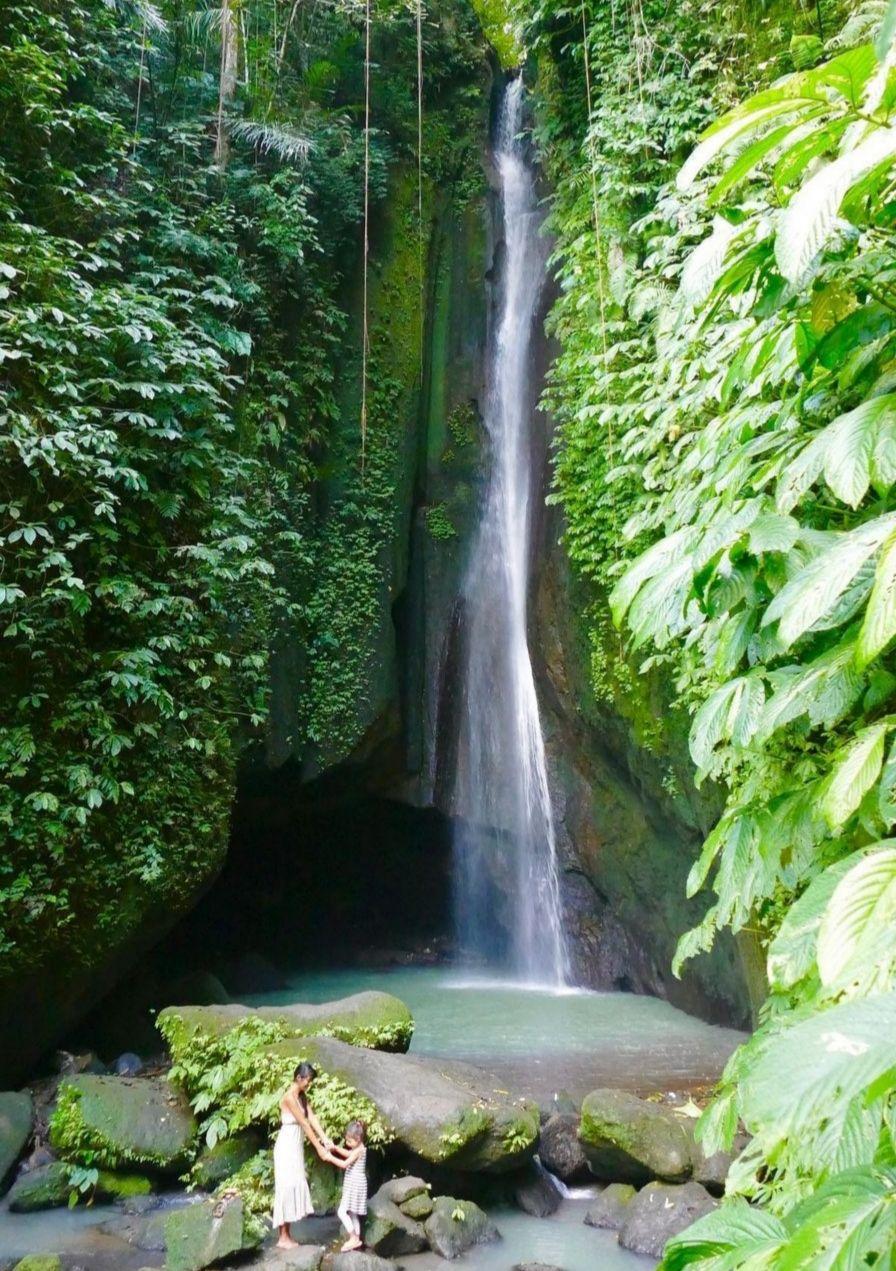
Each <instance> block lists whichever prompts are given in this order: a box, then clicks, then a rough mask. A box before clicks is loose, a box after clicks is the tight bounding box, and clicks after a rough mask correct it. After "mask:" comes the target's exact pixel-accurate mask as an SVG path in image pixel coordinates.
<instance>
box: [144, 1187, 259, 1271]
mask: <svg viewBox="0 0 896 1271" xmlns="http://www.w3.org/2000/svg"><path fill="white" fill-rule="evenodd" d="M259 1244H260V1237H259V1235H258V1233H257V1231H256V1230H255V1229H254V1228H253V1226H252V1224H251V1223H249V1222H248V1221H247V1216H246V1213H245V1210H244V1208H243V1202H242V1200H241V1199H240V1197H239V1196H233V1197H231V1198H230V1199H227V1200H219V1201H214V1200H209V1201H204V1202H202V1203H200V1204H198V1205H185V1206H184V1207H183V1208H182V1209H177V1210H175V1211H174V1213H172V1214H171V1215H170V1217H169V1218H168V1220H167V1222H166V1223H165V1268H166V1271H202V1268H203V1267H210V1266H213V1265H214V1264H215V1263H217V1262H220V1261H221V1260H222V1259H224V1258H229V1257H232V1256H234V1255H235V1254H240V1253H245V1252H247V1251H249V1250H251V1249H255V1248H257V1246H258V1245H259Z"/></svg>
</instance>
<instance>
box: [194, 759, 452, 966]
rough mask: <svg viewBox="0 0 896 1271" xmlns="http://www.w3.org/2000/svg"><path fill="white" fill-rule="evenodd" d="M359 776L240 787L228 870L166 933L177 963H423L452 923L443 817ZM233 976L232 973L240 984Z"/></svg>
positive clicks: (290, 773)
mask: <svg viewBox="0 0 896 1271" xmlns="http://www.w3.org/2000/svg"><path fill="white" fill-rule="evenodd" d="M363 776H364V774H363V771H362V770H357V771H356V770H354V769H340V770H336V771H333V772H331V773H328V774H325V775H324V776H323V777H320V778H318V779H317V780H315V781H311V782H307V781H303V780H302V778H301V774H300V772H299V769H298V767H297V766H294V765H290V764H287V765H284V766H283V767H282V768H279V769H277V770H263V771H259V769H258V768H255V769H253V770H252V771H251V773H250V774H248V775H245V776H244V777H243V780H242V781H241V782H240V785H239V788H238V792H237V798H236V802H235V805H234V809H233V814H232V821H231V841H230V848H229V851H228V854H227V859H226V862H225V864H224V867H223V869H222V871H221V873H220V875H219V876H218V878H217V879H216V880H215V882H214V883H213V885H212V887H211V888H210V889H209V891H208V893H207V894H206V896H205V897H204V898H203V899H202V900H201V901H200V902H199V904H198V905H197V907H196V908H195V909H194V911H193V912H192V913H191V914H190V915H189V916H188V918H187V919H186V920H185V921H184V922H183V923H182V924H181V925H180V927H179V928H178V930H177V931H176V932H175V933H173V941H174V945H175V947H176V949H177V951H178V952H180V953H181V954H182V955H183V956H182V961H183V963H184V964H187V963H188V962H191V961H193V960H194V958H195V957H196V955H197V953H199V952H200V951H201V955H202V956H204V957H205V961H206V962H207V963H210V964H211V969H213V970H214V969H215V968H218V967H227V966H232V965H233V963H234V962H238V961H239V960H240V959H244V958H245V957H246V956H248V955H257V954H260V955H261V956H262V957H264V958H265V959H267V960H269V961H270V962H271V963H273V964H274V965H275V966H277V967H284V968H285V967H293V966H297V965H302V966H307V965H314V964H315V963H317V962H318V961H320V962H334V961H340V960H341V961H344V962H354V961H358V960H362V959H364V960H372V961H377V962H379V963H383V962H390V961H395V960H408V961H411V960H415V961H419V960H430V959H435V958H437V957H440V956H441V955H442V953H443V952H444V949H445V947H446V944H447V941H448V939H449V933H450V927H451V822H450V820H449V819H448V818H447V817H445V816H444V815H443V814H442V813H440V812H438V811H436V810H435V809H433V808H418V807H414V806H411V805H408V804H407V803H404V802H399V801H397V800H395V799H390V798H386V797H383V796H381V795H377V794H370V793H369V792H368V791H367V789H366V788H365V783H364V780H363ZM237 978H238V977H237Z"/></svg>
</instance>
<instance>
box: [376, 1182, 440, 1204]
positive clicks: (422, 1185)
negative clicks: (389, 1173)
mask: <svg viewBox="0 0 896 1271" xmlns="http://www.w3.org/2000/svg"><path fill="white" fill-rule="evenodd" d="M379 1194H380V1195H381V1196H386V1197H388V1199H389V1200H391V1201H392V1202H393V1204H395V1205H398V1207H399V1209H404V1207H405V1205H406V1204H407V1203H408V1202H409V1201H411V1200H414V1199H416V1197H418V1196H427V1197H428V1196H429V1183H426V1182H424V1181H423V1179H422V1178H415V1177H414V1175H413V1174H405V1175H402V1177H401V1178H390V1179H388V1180H387V1181H386V1182H385V1183H383V1185H382V1187H381V1188H380V1190H379Z"/></svg>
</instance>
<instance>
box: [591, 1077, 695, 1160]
mask: <svg viewBox="0 0 896 1271" xmlns="http://www.w3.org/2000/svg"><path fill="white" fill-rule="evenodd" d="M579 1138H580V1140H581V1142H582V1146H583V1148H584V1151H585V1156H586V1157H587V1159H588V1165H589V1168H590V1170H591V1172H592V1174H594V1176H595V1177H596V1178H600V1179H605V1180H606V1181H608V1182H620V1181H621V1182H629V1183H646V1182H648V1181H649V1180H650V1179H653V1178H661V1179H665V1180H667V1181H669V1182H683V1181H684V1180H685V1179H687V1178H689V1177H690V1176H691V1172H692V1169H693V1161H692V1151H693V1137H692V1136H690V1135H689V1134H688V1132H687V1130H686V1129H685V1127H684V1126H683V1125H682V1123H681V1119H680V1118H678V1117H676V1115H675V1113H674V1112H672V1111H671V1110H669V1109H668V1108H664V1107H660V1106H659V1105H657V1104H654V1103H648V1102H647V1101H646V1100H644V1099H639V1098H637V1097H636V1096H635V1095H632V1094H629V1093H628V1092H627V1091H624V1090H595V1091H594V1092H593V1093H592V1094H590V1095H589V1096H588V1098H587V1099H586V1100H585V1102H584V1103H583V1104H582V1123H581V1125H580V1127H579Z"/></svg>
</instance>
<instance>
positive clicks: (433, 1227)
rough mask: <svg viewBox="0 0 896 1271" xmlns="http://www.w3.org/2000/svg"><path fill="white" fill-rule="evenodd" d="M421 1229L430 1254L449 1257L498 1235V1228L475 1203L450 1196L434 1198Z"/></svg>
mask: <svg viewBox="0 0 896 1271" xmlns="http://www.w3.org/2000/svg"><path fill="white" fill-rule="evenodd" d="M424 1230H425V1231H426V1238H427V1239H428V1241H429V1247H430V1248H431V1249H432V1251H433V1253H437V1254H439V1256H440V1257H442V1258H448V1259H451V1260H453V1259H454V1258H460V1257H461V1256H462V1255H463V1254H465V1253H466V1252H467V1250H468V1249H472V1248H474V1247H475V1246H476V1245H482V1244H488V1243H489V1242H491V1241H492V1240H497V1239H498V1238H499V1236H500V1232H499V1231H498V1228H497V1227H496V1226H495V1224H494V1223H493V1222H492V1221H491V1220H490V1219H489V1217H488V1215H487V1214H485V1213H484V1212H483V1211H482V1210H481V1209H480V1208H479V1206H478V1205H474V1204H473V1202H472V1201H471V1200H455V1199H454V1197H453V1196H437V1197H436V1199H435V1200H434V1201H433V1211H432V1213H431V1214H430V1215H429V1217H428V1218H427V1220H426V1222H425V1224H424Z"/></svg>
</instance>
